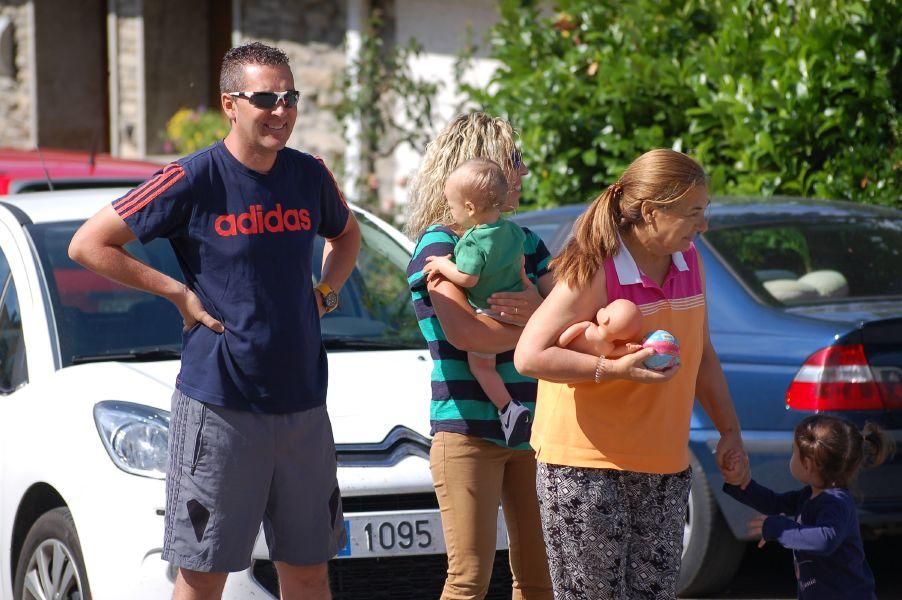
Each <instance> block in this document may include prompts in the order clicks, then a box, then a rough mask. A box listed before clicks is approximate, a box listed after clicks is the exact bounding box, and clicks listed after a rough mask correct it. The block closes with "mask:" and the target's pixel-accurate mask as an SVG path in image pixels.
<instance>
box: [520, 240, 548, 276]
mask: <svg viewBox="0 0 902 600" xmlns="http://www.w3.org/2000/svg"><path fill="white" fill-rule="evenodd" d="M523 233H525V234H526V240H525V241H524V242H523V254H524V255H525V256H526V274H527V275H528V276H529V278H530V279H531V280H532V282H533V283H536V282H537V281H538V280H539V279H541V278H542V276H544V275H546V274H548V273H549V272H550V271H549V270H548V263H550V262H551V252H549V251H548V247H547V246H545V242H543V241H542V238H540V237H539V236H538V235H537V234H536V233H534V232H533V231H532V230H531V229H529V228H528V227H524V228H523Z"/></svg>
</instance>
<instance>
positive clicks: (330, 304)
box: [323, 292, 338, 308]
mask: <svg viewBox="0 0 902 600" xmlns="http://www.w3.org/2000/svg"><path fill="white" fill-rule="evenodd" d="M323 306H325V307H326V308H334V307H336V306H338V294H336V293H335V292H329V293H328V294H325V295H324V296H323Z"/></svg>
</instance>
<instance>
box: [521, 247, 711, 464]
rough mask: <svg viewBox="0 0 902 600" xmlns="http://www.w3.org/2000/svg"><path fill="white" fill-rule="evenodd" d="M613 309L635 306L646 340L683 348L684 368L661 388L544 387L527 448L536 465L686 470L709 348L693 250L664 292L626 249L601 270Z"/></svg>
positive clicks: (677, 264)
mask: <svg viewBox="0 0 902 600" xmlns="http://www.w3.org/2000/svg"><path fill="white" fill-rule="evenodd" d="M603 268H604V270H605V278H606V280H607V292H608V302H610V301H612V300H615V299H617V298H625V299H627V300H631V301H632V302H634V303H635V304H636V305H637V306H638V307H639V311H640V312H641V313H642V333H643V335H644V334H646V333H650V332H652V331H654V330H655V329H665V330H667V331H669V332H670V333H672V334H673V335H674V336H676V338H677V340H678V341H679V343H680V360H681V362H682V367H680V370H679V372H678V373H677V374H676V376H675V377H673V379H671V380H670V381H667V382H666V383H661V384H650V383H636V382H632V381H625V380H619V379H618V380H608V381H603V382H601V383H598V384H596V383H594V382H587V383H579V384H561V383H552V382H548V381H543V380H540V381H539V390H538V397H537V406H536V414H535V422H534V424H533V433H532V439H531V441H530V443H531V444H532V446H533V448H535V450H536V457H537V459H538V460H540V461H542V462H546V463H551V464H558V465H568V466H575V467H592V468H602V469H618V470H624V471H637V472H643V473H677V472H680V471H683V470H684V469H686V467H688V465H689V451H688V443H689V421H690V418H691V415H692V403H693V400H694V397H695V379H696V375H697V374H698V368H699V363H700V362H701V355H702V348H703V342H704V322H705V294H704V291H703V288H702V281H701V273H700V271H699V266H698V253H697V250H696V248H695V246H694V245H692V246H690V248H689V250H688V251H686V252H676V253H674V254H673V255H672V263H671V265H670V270H669V271H668V273H667V275H666V276H665V278H664V282H663V284H662V285H661V286H660V287H659V286H658V285H657V284H656V283H655V282H654V281H652V280H651V279H649V278H648V277H647V276H646V275H645V274H643V273H642V272H640V271H639V268H638V266H637V265H636V261H635V260H634V259H633V257H632V256H631V255H630V253H629V250H627V248H626V246H625V245H623V244H622V243H621V245H620V252H619V253H618V254H617V255H616V256H614V257H612V258H608V259H606V260H605V261H604V263H603Z"/></svg>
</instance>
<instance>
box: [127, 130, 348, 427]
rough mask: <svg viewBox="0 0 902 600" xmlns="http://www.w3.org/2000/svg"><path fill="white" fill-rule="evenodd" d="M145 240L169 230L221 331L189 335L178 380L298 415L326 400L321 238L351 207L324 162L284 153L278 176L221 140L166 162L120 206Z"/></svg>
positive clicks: (194, 390)
mask: <svg viewBox="0 0 902 600" xmlns="http://www.w3.org/2000/svg"><path fill="white" fill-rule="evenodd" d="M113 208H114V209H115V210H116V212H117V213H118V214H119V216H120V217H122V219H123V220H124V221H125V222H126V224H128V226H129V227H130V228H131V230H132V231H133V232H134V234H135V236H136V237H137V238H138V239H139V240H140V241H141V242H142V243H147V242H148V241H150V240H152V239H154V238H159V237H163V238H168V239H169V241H170V243H171V244H172V247H173V249H174V250H175V254H176V256H177V258H178V261H179V264H180V265H181V268H182V272H183V273H184V276H185V281H186V282H187V284H188V286H189V287H190V288H191V289H192V290H194V292H195V293H196V294H197V295H198V296H199V297H200V299H201V301H202V302H203V305H204V307H205V308H206V310H207V312H209V313H210V314H211V315H213V316H214V317H215V318H216V319H218V320H219V321H221V322H222V324H223V325H224V326H225V333H223V334H218V333H215V332H213V331H212V330H210V329H209V328H207V327H205V326H203V325H199V324H198V325H196V326H195V327H194V328H193V329H191V330H190V331H188V332H186V333H185V334H184V339H183V348H182V369H181V372H180V373H179V376H178V379H177V381H176V387H177V388H178V389H179V390H181V391H182V392H184V393H185V394H186V395H188V396H190V397H192V398H195V399H197V400H200V401H201V402H206V403H209V404H214V405H219V406H226V407H229V408H234V409H239V410H249V411H254V412H266V413H287V412H295V411H299V410H305V409H308V408H313V407H316V406H321V405H322V404H324V403H325V401H326V381H327V365H326V353H325V350H324V349H323V345H322V340H321V337H320V321H319V314H318V311H317V304H316V298H315V296H314V291H313V277H312V273H311V257H312V253H313V243H314V238H315V236H317V235H321V236H323V237H326V238H332V237H336V236H337V235H339V234H340V233H341V232H342V231H343V230H344V227H345V224H346V223H347V219H348V214H349V211H348V207H347V205H346V204H345V202H344V199H343V198H342V196H341V193H340V192H339V191H338V188H337V186H336V184H335V180H334V179H333V177H332V174H331V173H330V172H329V171H328V169H327V168H326V167H325V165H324V164H323V163H322V162H321V161H320V160H318V159H317V158H314V157H313V156H310V155H308V154H304V153H301V152H298V151H296V150H291V149H288V148H286V149H284V150H281V151H280V152H279V153H278V157H277V158H276V162H275V164H274V165H273V168H272V169H271V170H270V172H269V173H266V174H262V173H258V172H256V171H253V170H251V169H249V168H247V167H245V166H244V165H243V164H241V163H240V162H239V161H238V160H237V159H236V158H235V157H234V156H232V155H231V154H230V153H229V151H228V150H227V149H226V147H225V145H224V144H223V143H222V142H219V143H217V144H215V145H213V146H210V147H209V148H206V149H204V150H201V151H199V152H196V153H195V154H192V155H190V156H187V157H185V158H183V159H181V160H179V161H177V162H175V163H172V164H170V165H167V166H166V167H165V168H163V169H162V170H161V171H160V172H158V173H157V174H156V175H154V176H153V177H152V178H150V179H149V180H148V181H147V182H145V183H144V184H143V185H141V186H140V187H138V188H135V189H134V190H132V191H131V192H129V193H128V194H126V195H125V196H123V197H122V198H120V199H118V200H116V201H115V202H113Z"/></svg>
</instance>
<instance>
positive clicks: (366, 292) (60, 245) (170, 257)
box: [27, 219, 423, 366]
mask: <svg viewBox="0 0 902 600" xmlns="http://www.w3.org/2000/svg"><path fill="white" fill-rule="evenodd" d="M360 221H361V230H362V232H363V238H364V242H363V246H362V248H361V251H360V255H359V257H358V260H357V268H356V269H355V270H354V272H353V273H352V275H351V277H350V279H349V280H348V283H347V284H346V286H345V288H344V289H343V290H342V292H341V304H340V306H339V309H338V310H336V311H334V312H332V313H330V314H329V315H327V316H326V317H325V318H324V319H323V324H322V330H323V338H324V340H325V341H326V342H327V347H329V344H330V342H331V343H332V347H335V348H342V349H344V348H354V347H367V348H377V349H378V348H394V347H410V348H412V347H417V348H419V347H422V346H423V341H422V337H421V336H420V334H419V330H418V328H417V325H416V317H415V315H414V313H413V308H412V306H411V304H410V301H409V295H408V292H407V285H406V278H405V272H404V268H405V267H406V265H407V261H408V260H409V255H408V254H407V252H406V250H405V249H404V248H403V247H402V246H400V245H399V244H398V243H397V242H395V241H394V240H393V239H392V238H391V237H390V236H389V235H387V234H385V233H384V232H382V231H381V230H379V229H378V228H377V227H376V225H375V224H373V223H370V222H369V221H368V220H367V219H360ZM80 225H81V223H80V222H63V223H40V224H34V225H29V226H27V230H28V232H29V233H30V235H31V237H32V239H33V241H34V245H35V248H36V249H37V252H38V256H39V260H40V262H41V266H42V269H43V271H44V279H45V281H46V285H47V294H48V296H49V298H50V302H51V305H52V307H53V315H54V321H55V324H56V331H57V342H58V348H59V352H60V362H61V364H62V365H63V366H67V365H70V364H73V363H74V362H82V361H84V360H86V359H90V360H98V359H102V358H103V357H105V356H115V355H123V354H130V353H131V354H134V353H135V352H136V351H140V352H141V353H144V352H149V351H152V350H161V349H167V350H168V351H169V352H177V351H178V350H179V349H180V348H181V343H182V319H181V316H180V315H179V313H178V310H176V308H175V307H174V306H173V305H172V304H171V303H170V302H168V301H166V300H164V299H162V298H159V297H157V296H153V295H151V294H147V293H144V292H140V291H138V290H134V289H131V288H128V287H125V286H122V285H119V284H117V283H114V282H112V281H110V280H108V279H106V278H104V277H101V276H99V275H97V274H95V273H92V272H90V271H88V270H86V269H84V268H82V267H81V266H80V265H78V264H76V263H75V262H73V261H72V260H70V259H69V256H68V246H69V241H70V240H71V239H72V235H73V234H74V233H75V230H76V229H78V227H79V226H80ZM322 247H323V244H322V240H321V239H318V244H317V246H316V248H317V251H316V256H315V258H314V269H313V270H314V273H315V274H316V276H317V277H318V275H319V269H320V264H321V262H322ZM126 249H127V250H128V251H129V252H131V253H132V254H133V255H134V256H135V257H136V258H138V259H139V260H141V261H142V262H144V263H146V264H149V265H151V266H153V267H154V268H156V269H158V270H160V271H162V272H164V273H166V274H168V275H170V276H171V277H173V278H175V279H177V280H180V281H181V280H183V277H182V275H181V271H180V269H179V266H178V262H177V260H176V258H175V254H174V253H173V251H172V248H171V247H170V245H169V242H168V241H167V240H162V239H160V240H154V241H152V242H150V243H149V244H146V245H142V244H140V243H138V242H132V243H130V244H128V245H127V246H126ZM160 356H161V357H165V356H162V355H160Z"/></svg>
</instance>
